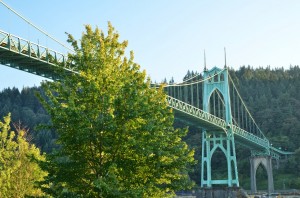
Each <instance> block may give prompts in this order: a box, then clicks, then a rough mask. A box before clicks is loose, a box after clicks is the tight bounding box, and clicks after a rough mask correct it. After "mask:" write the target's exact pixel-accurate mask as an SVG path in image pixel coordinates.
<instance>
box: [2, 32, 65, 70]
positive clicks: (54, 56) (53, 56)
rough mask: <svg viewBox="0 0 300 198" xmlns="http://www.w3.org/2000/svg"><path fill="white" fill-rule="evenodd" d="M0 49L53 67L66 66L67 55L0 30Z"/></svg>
mask: <svg viewBox="0 0 300 198" xmlns="http://www.w3.org/2000/svg"><path fill="white" fill-rule="evenodd" d="M0 47H1V48H5V49H7V50H10V51H13V52H16V53H19V54H21V55H23V56H27V57H30V58H33V59H37V60H40V61H42V62H45V63H48V64H52V65H54V66H57V65H60V66H63V67H67V66H68V64H67V55H64V54H62V53H59V52H56V51H54V50H51V49H49V48H47V47H44V46H42V45H39V44H36V43H33V42H30V41H28V40H26V39H23V38H20V37H17V36H14V35H12V34H9V33H7V32H4V31H1V30H0Z"/></svg>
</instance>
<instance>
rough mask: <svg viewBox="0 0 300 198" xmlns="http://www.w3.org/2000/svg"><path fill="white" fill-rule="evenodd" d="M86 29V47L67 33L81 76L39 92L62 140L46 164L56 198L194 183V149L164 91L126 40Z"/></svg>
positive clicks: (157, 191)
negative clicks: (135, 57)
mask: <svg viewBox="0 0 300 198" xmlns="http://www.w3.org/2000/svg"><path fill="white" fill-rule="evenodd" d="M118 38H119V35H118V34H117V33H115V31H114V28H113V27H112V26H111V24H109V26H108V35H107V36H105V35H104V33H103V32H101V31H100V30H99V29H98V28H96V30H95V31H93V30H92V29H91V27H90V26H86V33H84V34H83V36H82V39H81V43H80V46H78V44H77V41H75V40H74V39H73V37H72V36H71V35H69V41H70V42H71V43H72V45H73V47H74V50H75V52H76V53H75V54H74V55H72V56H70V59H71V62H72V63H73V64H74V65H73V66H74V68H76V69H77V71H79V72H78V74H77V73H76V74H75V73H74V74H73V75H71V76H66V77H65V79H64V80H63V81H61V82H47V83H45V84H43V85H42V86H43V88H44V90H45V94H46V96H47V97H46V98H43V97H40V98H41V101H42V103H43V105H44V106H45V108H46V110H47V111H48V113H49V114H50V116H51V120H52V126H51V127H52V128H54V129H55V130H56V132H57V133H58V135H59V137H58V144H60V145H61V149H59V150H58V151H57V152H56V153H55V154H53V155H51V156H50V157H51V158H49V159H50V161H49V163H47V164H46V167H47V170H48V171H49V176H48V177H47V182H49V183H52V184H53V185H52V186H51V187H50V188H48V189H45V191H47V192H48V193H50V194H52V195H53V196H56V197H57V196H63V195H70V196H71V195H72V196H75V195H76V196H84V197H172V196H173V195H174V191H175V190H180V189H185V188H187V187H191V185H192V182H191V181H190V180H189V178H188V175H187V167H188V165H189V164H191V163H193V151H191V150H189V149H188V146H187V144H186V143H184V142H183V141H182V140H181V138H182V137H183V136H184V135H185V134H186V132H187V131H186V130H183V129H177V130H175V129H174V128H173V121H174V116H173V113H172V110H171V109H170V108H168V106H167V103H166V95H165V93H164V92H163V89H162V88H159V89H152V88H151V85H150V79H146V78H145V77H146V74H145V72H140V70H139V69H140V67H139V65H138V64H136V63H134V62H133V53H132V52H131V53H130V58H129V59H127V58H126V57H125V56H124V53H125V48H126V46H127V42H119V41H118Z"/></svg>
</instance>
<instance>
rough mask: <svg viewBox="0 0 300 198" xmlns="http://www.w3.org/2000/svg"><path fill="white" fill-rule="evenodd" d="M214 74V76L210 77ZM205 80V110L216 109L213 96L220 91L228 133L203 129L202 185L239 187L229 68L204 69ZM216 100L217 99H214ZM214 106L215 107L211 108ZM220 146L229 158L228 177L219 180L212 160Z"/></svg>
mask: <svg viewBox="0 0 300 198" xmlns="http://www.w3.org/2000/svg"><path fill="white" fill-rule="evenodd" d="M212 76H214V77H213V78H210V77H212ZM203 77H204V79H205V78H209V80H207V81H204V82H203V111H205V112H212V111H214V112H215V111H216V110H215V109H216V107H215V104H214V105H211V104H210V102H212V101H211V100H210V99H211V96H212V94H213V93H214V92H215V91H218V93H219V92H220V93H221V94H222V96H223V101H224V103H225V105H224V106H225V120H224V121H225V125H226V130H225V132H226V133H223V134H222V133H220V131H218V130H210V129H203V130H202V161H201V162H202V165H201V187H212V185H213V184H227V186H228V187H232V186H236V187H239V180H238V170H237V161H236V154H235V143H234V132H233V127H232V115H231V102H230V94H229V82H228V70H227V69H224V70H221V69H219V68H217V67H214V68H213V69H211V70H205V71H204V76H203ZM214 100H215V99H214ZM213 102H214V103H215V101H213ZM211 106H213V108H214V109H211ZM223 131H224V130H223ZM217 148H220V149H221V150H222V151H223V153H224V155H225V157H226V160H227V179H224V180H218V179H214V178H212V170H211V162H212V157H213V154H214V152H215V151H216V149H217Z"/></svg>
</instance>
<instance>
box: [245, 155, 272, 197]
mask: <svg viewBox="0 0 300 198" xmlns="http://www.w3.org/2000/svg"><path fill="white" fill-rule="evenodd" d="M260 164H262V165H263V166H264V167H265V169H266V171H267V175H268V193H272V192H274V182H273V170H272V157H271V156H252V157H250V174H251V192H252V193H256V192H257V187H256V171H257V168H258V166H259V165H260Z"/></svg>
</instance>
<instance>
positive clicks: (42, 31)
mask: <svg viewBox="0 0 300 198" xmlns="http://www.w3.org/2000/svg"><path fill="white" fill-rule="evenodd" d="M0 3H1V4H3V5H4V6H5V7H6V8H7V9H9V10H10V11H12V12H13V13H14V14H16V15H17V16H18V17H20V18H21V19H23V20H24V21H25V22H27V23H28V24H29V25H31V26H32V27H34V28H35V29H37V30H38V31H40V32H41V33H43V34H45V35H46V36H47V37H49V38H51V39H52V40H53V41H55V42H57V43H58V44H60V45H61V46H63V47H65V48H66V49H68V50H70V51H71V52H74V50H73V49H71V48H70V47H68V46H66V45H65V44H63V43H62V42H60V41H59V40H57V39H55V38H54V37H52V36H51V35H49V34H48V33H47V32H45V31H44V30H42V29H41V28H39V27H37V26H36V25H34V24H33V23H31V22H30V21H29V20H27V19H26V18H25V17H23V16H22V15H21V14H19V13H18V12H17V11H15V10H14V9H12V8H11V7H9V6H8V5H7V4H6V3H4V2H3V0H0Z"/></svg>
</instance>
